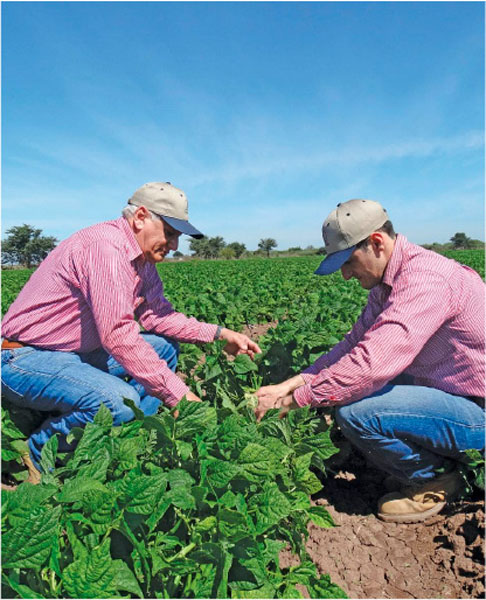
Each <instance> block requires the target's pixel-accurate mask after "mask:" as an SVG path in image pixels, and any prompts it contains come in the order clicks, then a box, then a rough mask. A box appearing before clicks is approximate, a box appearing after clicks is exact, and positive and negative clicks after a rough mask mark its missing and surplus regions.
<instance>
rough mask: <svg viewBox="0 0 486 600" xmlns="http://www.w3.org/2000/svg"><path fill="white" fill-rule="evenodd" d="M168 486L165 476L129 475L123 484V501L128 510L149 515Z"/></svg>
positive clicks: (132, 473)
mask: <svg viewBox="0 0 486 600" xmlns="http://www.w3.org/2000/svg"><path fill="white" fill-rule="evenodd" d="M166 485H167V477H166V476H165V474H162V473H161V474H157V475H151V476H149V475H138V474H137V473H135V472H134V471H132V472H131V473H128V474H127V475H126V476H125V477H124V479H123V481H122V484H121V492H122V494H123V496H122V498H121V501H122V502H123V503H124V504H125V508H126V510H128V511H129V512H133V513H136V514H142V515H149V514H151V513H152V511H153V510H154V508H155V506H156V504H157V503H158V501H159V498H160V497H161V496H162V495H163V493H164V491H165V489H166Z"/></svg>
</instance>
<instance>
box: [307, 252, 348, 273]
mask: <svg viewBox="0 0 486 600" xmlns="http://www.w3.org/2000/svg"><path fill="white" fill-rule="evenodd" d="M355 249H356V246H351V248H346V250H339V251H338V252H333V253H332V254H329V255H328V256H326V258H325V259H324V260H323V261H322V262H321V264H320V265H319V267H318V268H317V269H316V270H315V271H314V273H315V274H316V275H330V274H331V273H334V272H335V271H337V270H338V269H340V268H341V267H342V266H343V265H344V263H345V262H346V261H347V260H348V258H349V257H350V256H351V254H352V253H353V252H354V251H355Z"/></svg>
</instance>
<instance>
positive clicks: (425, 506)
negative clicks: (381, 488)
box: [378, 471, 463, 523]
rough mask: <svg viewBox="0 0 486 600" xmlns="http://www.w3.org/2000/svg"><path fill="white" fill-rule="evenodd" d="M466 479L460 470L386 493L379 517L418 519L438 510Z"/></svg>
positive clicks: (380, 502) (455, 494)
mask: <svg viewBox="0 0 486 600" xmlns="http://www.w3.org/2000/svg"><path fill="white" fill-rule="evenodd" d="M462 487H463V480H462V477H461V475H460V474H459V473H458V472H457V471H453V472H452V473H446V474H445V475H439V476H438V477H435V478H434V479H432V480H430V482H428V483H424V484H423V485H421V486H415V487H408V488H405V489H403V491H401V492H392V493H390V494H385V495H384V496H383V497H382V498H380V500H379V501H378V518H379V519H381V520H382V521H388V522H394V523H418V522H420V521H425V519H427V518H428V517H432V516H433V515H436V514H437V513H439V512H440V511H441V510H442V509H443V508H444V506H445V505H446V504H447V501H448V500H452V499H453V498H454V497H455V496H457V494H458V492H459V491H460V490H461V488H462Z"/></svg>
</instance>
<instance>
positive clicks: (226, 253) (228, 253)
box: [220, 246, 236, 260]
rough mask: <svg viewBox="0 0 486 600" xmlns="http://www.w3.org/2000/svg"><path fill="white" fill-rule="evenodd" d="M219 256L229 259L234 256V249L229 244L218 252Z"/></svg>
mask: <svg viewBox="0 0 486 600" xmlns="http://www.w3.org/2000/svg"><path fill="white" fill-rule="evenodd" d="M220 255H221V258H225V259H226V260H230V259H231V258H235V257H236V255H235V251H234V250H233V248H230V247H229V246H225V247H224V248H223V249H222V250H221V252H220Z"/></svg>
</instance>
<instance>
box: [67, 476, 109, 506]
mask: <svg viewBox="0 0 486 600" xmlns="http://www.w3.org/2000/svg"><path fill="white" fill-rule="evenodd" d="M92 491H100V492H105V493H106V492H109V490H108V488H107V487H106V486H105V485H103V484H102V483H101V482H100V481H98V480H97V479H89V478H87V477H76V478H74V479H69V480H68V481H66V483H65V484H64V486H63V487H62V490H61V492H60V494H59V502H78V501H79V500H83V498H84V496H85V494H87V493H88V492H92Z"/></svg>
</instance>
